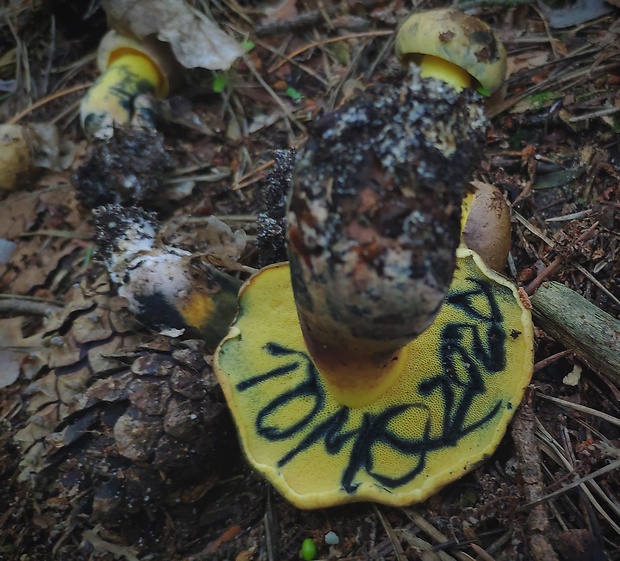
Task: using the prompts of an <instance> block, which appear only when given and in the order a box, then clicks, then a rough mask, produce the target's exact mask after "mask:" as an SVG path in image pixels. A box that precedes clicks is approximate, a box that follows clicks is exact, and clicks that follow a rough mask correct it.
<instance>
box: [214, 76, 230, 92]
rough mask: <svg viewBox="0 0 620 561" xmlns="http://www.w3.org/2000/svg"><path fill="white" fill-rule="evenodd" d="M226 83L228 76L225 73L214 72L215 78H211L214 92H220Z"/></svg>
mask: <svg viewBox="0 0 620 561" xmlns="http://www.w3.org/2000/svg"><path fill="white" fill-rule="evenodd" d="M226 84H228V76H227V75H226V74H216V75H215V78H213V91H214V92H215V93H222V92H223V91H224V88H225V87H226Z"/></svg>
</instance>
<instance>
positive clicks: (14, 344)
mask: <svg viewBox="0 0 620 561" xmlns="http://www.w3.org/2000/svg"><path fill="white" fill-rule="evenodd" d="M23 321H24V318H23V317H14V318H6V319H0V388H6V387H7V386H10V385H11V384H13V383H14V382H16V381H17V379H18V378H19V376H20V374H23V375H24V376H26V377H27V378H32V377H33V376H34V374H35V373H36V372H38V371H39V369H40V368H41V367H42V366H43V365H44V364H45V363H46V361H47V357H48V354H49V351H48V350H47V349H46V348H44V347H43V344H42V341H41V338H40V337H39V336H36V335H35V336H33V337H28V338H24V336H23V335H22V323H23Z"/></svg>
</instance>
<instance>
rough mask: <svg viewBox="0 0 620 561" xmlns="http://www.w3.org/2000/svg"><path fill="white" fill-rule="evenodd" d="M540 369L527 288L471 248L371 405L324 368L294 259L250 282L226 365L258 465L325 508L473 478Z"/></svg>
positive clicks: (283, 488)
mask: <svg viewBox="0 0 620 561" xmlns="http://www.w3.org/2000/svg"><path fill="white" fill-rule="evenodd" d="M532 364H533V329H532V323H531V316H530V312H529V310H528V309H527V308H526V306H525V305H524V304H523V303H522V301H521V299H520V297H519V294H518V291H517V289H516V287H514V286H513V285H512V284H511V283H510V282H509V281H507V280H505V279H504V278H503V277H501V276H500V275H498V274H496V273H494V272H492V271H490V270H488V269H487V268H486V267H485V266H484V264H483V263H482V261H481V260H480V258H479V257H478V256H477V255H476V254H474V253H473V252H472V251H470V250H468V249H464V248H461V249H459V250H458V266H457V271H456V273H455V277H454V280H453V284H452V287H451V290H450V294H449V295H448V298H447V300H446V302H445V304H444V306H443V308H442V310H441V311H440V313H439V316H438V317H437V319H436V321H435V322H434V324H433V325H432V326H431V327H430V328H429V329H428V330H427V331H425V332H424V333H423V334H422V335H421V336H420V337H418V338H417V339H416V340H415V341H413V342H412V343H411V344H409V345H407V346H406V347H405V348H404V349H403V351H402V352H401V354H400V355H399V357H398V369H399V375H398V376H397V379H396V380H394V381H393V382H392V383H391V384H389V387H387V388H385V391H383V392H382V393H381V394H380V395H379V396H378V397H377V398H376V399H375V400H374V401H371V402H370V403H366V404H364V405H363V406H359V407H352V406H348V405H346V404H343V403H342V402H341V400H339V399H338V391H336V392H334V391H333V387H332V386H331V385H330V383H329V377H325V376H323V375H321V374H320V373H319V371H318V369H317V368H316V366H315V364H314V362H313V360H312V358H311V356H310V355H309V353H308V351H307V348H306V346H305V343H304V339H303V336H302V333H301V329H300V327H299V323H298V321H297V313H296V309H295V303H294V300H293V293H292V289H291V284H290V275H289V269H288V265H286V264H283V265H277V266H272V267H268V268H266V269H263V270H262V271H261V272H260V273H258V274H257V275H255V276H254V277H252V279H250V280H249V281H248V283H246V285H245V286H244V288H243V289H242V291H241V293H240V311H239V315H238V317H237V319H236V321H235V323H234V324H233V326H232V328H231V330H230V332H229V334H228V335H227V337H226V338H225V339H224V341H223V342H222V343H221V345H220V347H219V348H218V350H217V352H216V356H215V364H214V368H215V373H216V375H217V377H218V379H219V381H220V384H221V386H222V388H223V391H224V393H225V395H226V399H227V401H228V404H229V406H230V409H231V411H232V413H233V415H234V418H235V422H236V425H237V428H238V431H239V436H240V439H241V443H242V446H243V449H244V451H245V454H246V456H247V458H248V460H249V461H250V463H251V464H252V465H253V466H254V468H255V469H257V470H258V471H259V472H261V473H262V474H263V475H264V476H265V477H267V478H268V479H269V480H270V481H271V483H272V484H273V485H274V486H275V487H276V488H277V489H278V490H279V491H280V492H281V493H282V494H283V495H284V496H285V497H286V498H287V499H288V500H290V501H291V502H293V503H294V504H295V505H296V506H298V507H300V508H319V507H325V506H332V505H337V504H342V503H345V502H352V501H361V500H375V501H379V502H383V503H386V504H392V505H406V504H411V503H414V502H418V501H422V500H424V499H426V498H427V497H428V496H430V495H432V494H433V493H435V492H436V491H438V490H439V489H440V488H441V487H443V486H444V485H446V484H447V483H449V482H451V481H453V480H455V479H457V478H459V477H461V476H462V475H464V474H465V473H466V472H468V471H469V470H471V469H473V468H474V467H475V466H476V465H478V464H479V463H480V462H482V461H484V460H485V459H486V458H487V457H488V456H489V455H490V454H491V453H492V452H493V451H494V450H495V448H496V446H497V445H498V443H499V442H500V440H501V438H502V436H503V434H504V432H505V430H506V426H507V424H508V422H509V420H510V419H511V417H512V415H513V413H514V410H515V408H516V406H517V405H518V404H519V402H520V401H521V399H522V396H523V392H524V390H525V388H526V386H527V384H528V383H529V380H530V376H531V373H532Z"/></svg>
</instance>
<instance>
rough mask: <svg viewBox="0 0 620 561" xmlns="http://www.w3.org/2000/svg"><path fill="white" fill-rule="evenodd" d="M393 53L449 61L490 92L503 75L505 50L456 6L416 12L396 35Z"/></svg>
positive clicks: (482, 25)
mask: <svg viewBox="0 0 620 561" xmlns="http://www.w3.org/2000/svg"><path fill="white" fill-rule="evenodd" d="M395 49H396V56H398V58H399V59H401V60H403V61H407V60H412V61H413V62H416V63H419V62H420V60H421V57H422V56H423V55H430V56H432V57H438V58H440V59H443V60H445V61H448V62H450V63H452V64H455V65H456V66H458V67H460V68H462V69H463V70H465V71H467V72H468V73H469V74H470V75H471V76H473V77H474V78H475V79H476V80H477V81H478V82H479V83H480V85H481V86H482V88H483V89H484V90H485V93H488V94H492V93H493V92H495V91H496V90H497V89H499V88H500V86H501V85H502V83H503V82H504V79H505V76H506V51H505V49H504V46H503V45H502V43H501V41H500V40H499V39H498V38H497V36H496V35H495V33H494V32H493V30H492V29H491V28H490V27H489V26H488V25H487V24H486V23H484V22H483V21H480V20H479V19H478V18H475V17H473V16H469V15H467V14H465V13H464V12H462V11H461V10H458V9H456V8H441V9H437V10H428V11H424V12H417V13H414V14H412V15H411V16H409V18H407V19H406V20H405V22H404V23H403V24H402V25H401V27H400V29H399V30H398V32H397V34H396V44H395Z"/></svg>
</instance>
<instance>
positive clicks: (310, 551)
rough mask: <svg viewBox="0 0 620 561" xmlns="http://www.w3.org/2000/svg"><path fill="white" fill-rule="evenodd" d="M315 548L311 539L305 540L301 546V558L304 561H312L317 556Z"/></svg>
mask: <svg viewBox="0 0 620 561" xmlns="http://www.w3.org/2000/svg"><path fill="white" fill-rule="evenodd" d="M317 553H318V551H317V548H316V544H315V543H314V540H313V539H312V538H306V539H305V540H304V541H303V543H302V544H301V558H302V559H303V560H304V561H314V559H316V556H317Z"/></svg>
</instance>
